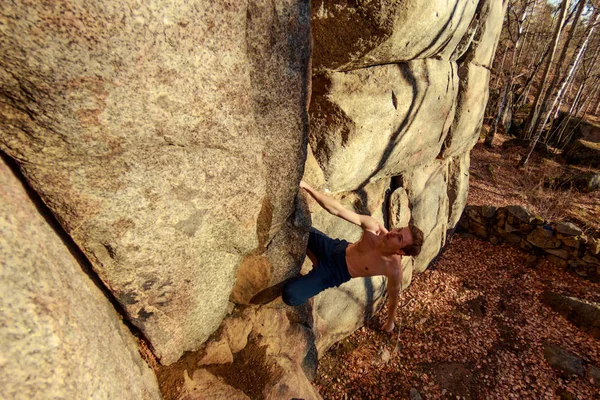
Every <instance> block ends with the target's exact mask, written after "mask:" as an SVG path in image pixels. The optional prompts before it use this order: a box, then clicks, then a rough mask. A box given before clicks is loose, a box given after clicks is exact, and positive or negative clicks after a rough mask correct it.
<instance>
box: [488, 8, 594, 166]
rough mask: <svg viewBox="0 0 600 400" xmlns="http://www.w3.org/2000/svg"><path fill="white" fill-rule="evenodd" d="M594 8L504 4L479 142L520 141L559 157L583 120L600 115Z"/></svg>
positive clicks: (521, 160) (526, 155)
mask: <svg viewBox="0 0 600 400" xmlns="http://www.w3.org/2000/svg"><path fill="white" fill-rule="evenodd" d="M599 3H600V1H599V0H593V1H592V0H579V1H569V0H562V1H560V2H558V1H554V2H549V1H547V0H509V1H508V5H507V10H506V16H505V19H504V26H503V29H502V34H501V37H500V42H499V44H498V49H497V52H496V56H495V59H494V64H493V68H492V78H491V82H490V102H489V104H488V107H487V110H486V125H488V126H489V129H488V131H487V133H486V139H485V143H486V145H487V146H492V143H493V139H494V136H495V134H496V133H497V132H502V133H509V134H511V135H514V136H517V137H519V138H521V139H523V141H524V142H523V143H524V144H525V145H526V147H527V148H528V151H527V152H526V153H525V154H524V155H523V156H522V157H521V159H520V161H519V164H520V165H521V166H523V165H525V164H526V163H527V161H528V160H529V158H530V156H531V154H532V152H533V149H534V148H535V147H536V145H537V146H539V143H543V144H547V145H549V146H551V148H552V151H554V152H557V153H558V152H561V151H562V150H563V149H564V148H565V146H567V145H568V144H569V143H570V142H571V140H572V139H573V135H574V132H575V130H576V127H577V125H578V124H579V123H581V120H582V119H585V120H588V121H590V122H592V123H596V124H597V123H598V114H599V113H600V60H599V58H600V57H599V53H600V34H599V33H598V32H599V28H598V25H599V23H600V5H599Z"/></svg>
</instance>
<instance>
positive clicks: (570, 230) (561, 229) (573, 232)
mask: <svg viewBox="0 0 600 400" xmlns="http://www.w3.org/2000/svg"><path fill="white" fill-rule="evenodd" d="M554 229H556V232H558V233H562V234H563V235H567V236H578V235H581V234H582V233H583V231H582V230H581V229H580V228H579V227H578V226H576V225H575V224H573V223H571V222H559V223H557V224H556V227H555V228H554Z"/></svg>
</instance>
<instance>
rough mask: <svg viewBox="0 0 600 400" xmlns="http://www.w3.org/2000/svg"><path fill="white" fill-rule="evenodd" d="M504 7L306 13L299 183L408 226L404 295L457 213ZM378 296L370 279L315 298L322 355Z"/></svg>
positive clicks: (318, 215)
mask: <svg viewBox="0 0 600 400" xmlns="http://www.w3.org/2000/svg"><path fill="white" fill-rule="evenodd" d="M505 7H506V3H505V2H504V3H503V2H502V0H481V1H477V0H455V1H421V0H415V1H393V0H389V1H386V0H378V1H371V2H354V3H352V4H350V3H348V2H342V1H336V0H330V1H327V0H316V1H313V2H312V22H313V36H314V53H313V54H314V56H313V86H312V97H311V103H310V109H309V112H310V129H309V146H310V151H309V155H308V158H307V162H306V170H305V175H304V179H305V180H307V181H308V182H309V183H311V184H312V185H313V186H315V187H316V188H319V189H321V190H324V189H329V190H330V191H331V192H332V195H333V196H334V197H338V198H339V199H340V200H342V202H344V201H346V204H347V206H349V207H350V208H354V209H355V210H356V211H357V212H362V213H367V214H370V215H373V216H375V217H376V218H377V219H379V220H380V221H382V222H383V223H384V224H385V225H386V226H387V227H389V228H392V227H397V226H405V225H406V224H407V223H408V222H412V223H414V224H415V225H416V226H417V227H419V228H420V229H421V230H422V231H423V233H424V237H425V240H424V245H423V248H422V251H421V254H420V255H419V256H417V257H414V258H413V257H404V260H403V269H404V270H403V283H404V285H403V286H404V287H406V286H408V284H410V280H411V278H412V274H413V272H414V273H418V272H421V271H423V270H425V269H426V268H427V266H428V265H429V263H430V262H431V261H432V260H433V259H434V258H435V257H436V256H437V255H438V254H439V252H440V250H441V248H442V247H443V246H444V244H445V241H446V234H447V232H448V231H449V230H452V229H453V228H454V227H455V226H456V224H457V222H458V220H459V218H460V215H461V213H462V211H463V209H464V207H465V204H466V200H467V193H468V182H469V151H470V150H471V148H472V147H473V146H474V145H475V143H476V141H477V139H478V137H479V131H480V129H481V126H482V123H483V115H484V111H485V107H486V104H487V98H488V82H489V77H490V70H489V69H490V67H491V62H492V59H493V55H494V52H495V49H496V45H497V41H498V37H499V35H500V30H501V28H502V21H503V16H504V10H505ZM374 187H377V190H373V188H374ZM312 211H313V225H315V226H316V227H317V228H318V229H320V230H322V231H323V232H325V233H327V234H329V235H331V236H334V237H340V238H343V239H347V240H350V241H354V240H356V239H357V238H358V236H359V235H360V229H356V228H355V227H354V228H353V227H352V226H350V224H349V223H346V222H344V221H336V218H335V217H331V216H328V215H325V213H324V212H323V211H319V210H318V209H317V208H314V207H313V209H312ZM307 268H309V267H307ZM385 296H386V293H385V281H384V280H383V279H373V278H369V279H354V280H352V281H350V282H348V283H346V284H344V285H342V286H340V287H339V288H335V289H329V290H327V291H325V292H323V293H321V294H320V295H318V296H317V297H316V298H315V300H314V308H313V319H314V330H315V334H316V339H317V349H318V351H319V354H320V355H321V354H323V352H324V351H325V350H326V349H327V348H328V347H329V346H330V345H331V344H333V343H334V342H335V341H337V340H340V339H341V338H343V337H345V336H347V335H349V334H350V333H352V332H353V331H354V330H355V329H357V328H358V327H359V326H361V325H362V323H363V322H364V320H365V319H366V318H369V316H371V315H373V313H375V312H376V311H378V309H379V308H380V307H381V306H382V305H383V304H384V300H385Z"/></svg>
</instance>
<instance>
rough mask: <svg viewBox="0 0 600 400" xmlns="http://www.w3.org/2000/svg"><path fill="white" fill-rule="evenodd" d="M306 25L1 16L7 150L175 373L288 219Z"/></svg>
mask: <svg viewBox="0 0 600 400" xmlns="http://www.w3.org/2000/svg"><path fill="white" fill-rule="evenodd" d="M309 12H310V10H309V9H308V5H307V4H306V3H305V2H297V1H283V2H280V3H279V5H278V6H277V7H272V5H271V4H270V3H269V4H267V2H261V1H258V0H257V1H250V2H235V3H211V2H203V1H193V2H185V1H179V0H177V1H175V2H166V1H162V0H155V1H151V2H147V3H144V4H141V3H138V2H134V1H126V2H83V1H73V2H57V3H46V2H34V3H27V5H26V4H25V2H24V1H23V2H15V3H11V4H5V5H4V6H3V8H2V16H1V18H2V24H1V25H0V26H1V30H0V43H1V46H0V49H1V50H0V63H1V66H2V68H0V85H1V88H2V90H1V97H2V101H1V102H0V123H2V124H3V130H2V133H1V134H0V148H1V149H3V150H4V151H6V152H7V153H8V154H9V155H10V156H12V157H14V158H15V159H17V160H19V162H20V163H21V166H22V168H23V171H24V174H25V175H26V177H27V179H28V180H29V181H30V183H31V185H32V186H33V187H34V188H35V190H36V191H38V192H39V193H40V195H41V196H42V198H43V199H44V201H45V202H46V203H47V204H48V205H49V206H50V208H51V209H52V211H53V212H54V213H55V214H56V215H57V217H58V218H59V220H60V222H61V224H62V226H63V227H64V229H65V230H66V231H67V232H68V233H69V234H70V235H71V236H72V237H73V239H74V240H75V241H76V242H77V244H78V245H79V247H80V248H81V249H82V250H83V251H84V253H85V254H86V256H87V257H88V258H89V259H90V260H91V262H92V264H93V267H94V270H95V271H96V272H97V273H98V275H99V276H100V277H101V279H102V280H103V281H104V282H105V283H106V285H107V286H108V287H110V288H111V290H112V291H113V292H114V293H115V295H116V297H117V299H118V300H119V301H120V302H121V304H122V305H123V307H124V308H125V310H126V312H127V313H128V315H129V316H130V319H131V320H132V321H133V323H134V324H136V325H137V326H138V327H140V329H141V330H142V331H143V332H144V334H145V335H146V337H148V338H149V340H150V341H151V342H152V345H153V347H154V349H155V351H156V354H157V355H158V356H159V357H160V358H161V362H163V363H167V364H168V363H171V362H173V361H175V360H176V359H177V358H178V357H179V355H180V354H182V352H183V351H185V350H192V349H195V348H197V347H198V346H199V345H200V344H201V343H202V342H203V341H204V340H206V338H207V337H208V335H209V334H210V333H211V332H213V331H214V330H215V329H216V328H217V327H218V325H219V323H220V321H221V319H222V317H223V316H224V314H225V309H226V306H227V300H228V298H229V295H230V293H231V290H232V287H233V283H234V281H235V279H234V278H235V272H236V269H237V266H238V265H239V264H240V262H241V259H242V256H243V255H245V254H246V253H248V252H251V251H253V250H255V249H259V250H260V249H264V247H265V246H267V245H268V244H269V243H270V242H271V240H272V239H273V237H275V236H276V234H277V233H278V231H279V230H280V228H281V226H282V225H283V224H284V223H285V222H286V219H287V218H288V217H289V216H290V215H291V214H292V213H293V211H294V200H293V199H294V196H295V194H296V192H297V184H298V181H299V180H300V175H301V172H302V164H303V162H304V158H305V147H304V144H305V137H306V136H305V135H306V128H307V115H306V98H307V91H308V86H309V85H308V78H307V74H308V58H309V38H310V35H309ZM265 54H269V57H265V56H264V55H265ZM278 246H281V244H278ZM271 250H272V252H275V250H274V249H271Z"/></svg>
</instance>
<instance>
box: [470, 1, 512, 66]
mask: <svg viewBox="0 0 600 400" xmlns="http://www.w3.org/2000/svg"><path fill="white" fill-rule="evenodd" d="M507 5H508V2H507V1H503V0H480V1H479V5H478V7H477V15H478V18H477V22H476V24H477V32H476V33H475V35H474V37H473V42H472V45H471V51H470V52H469V53H468V54H467V55H466V57H465V60H466V61H469V62H472V63H474V64H477V65H481V66H483V67H486V68H491V66H492V62H493V60H494V54H495V53H496V47H497V46H498V37H499V36H500V31H501V30H502V23H503V21H504V13H505V12H506V7H507Z"/></svg>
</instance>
